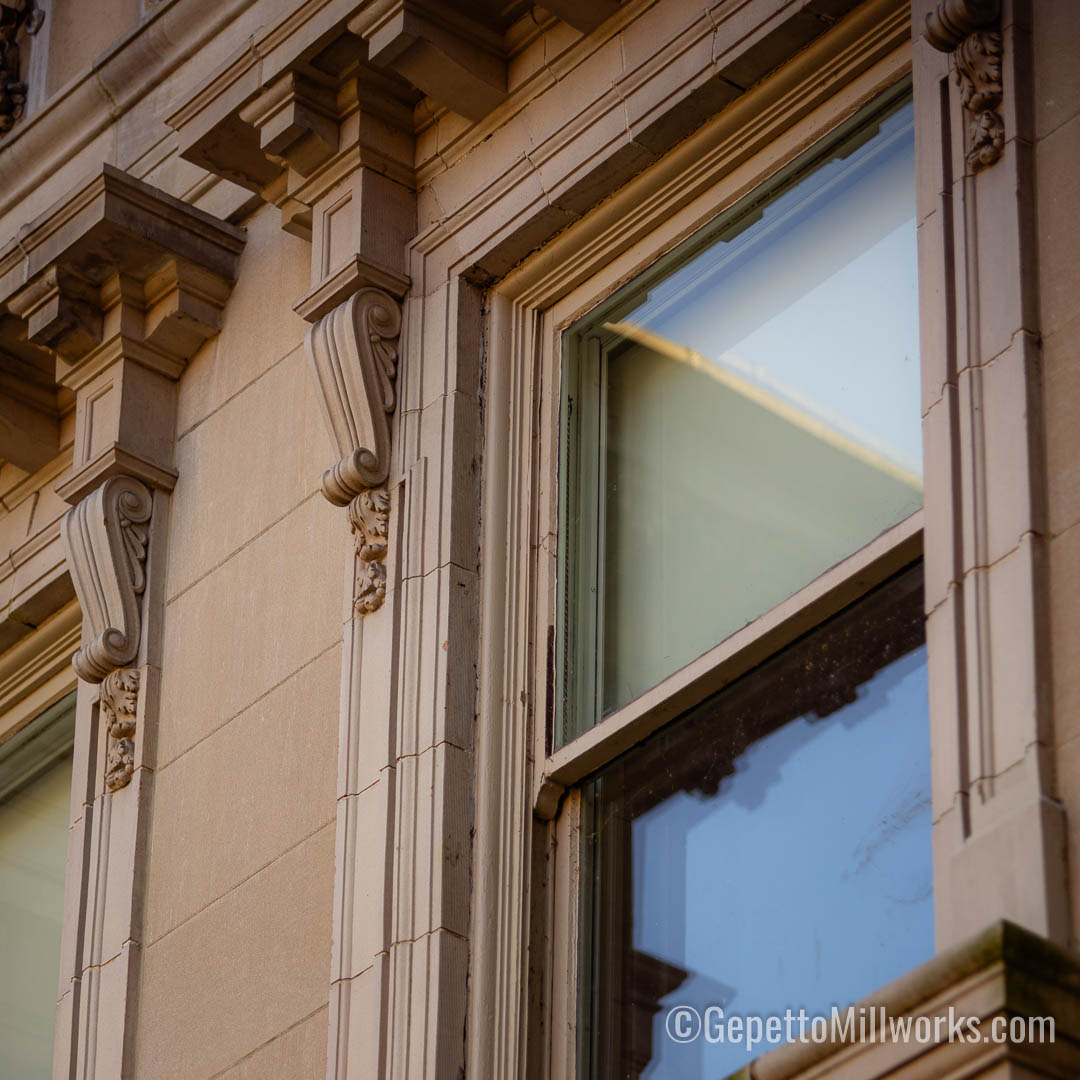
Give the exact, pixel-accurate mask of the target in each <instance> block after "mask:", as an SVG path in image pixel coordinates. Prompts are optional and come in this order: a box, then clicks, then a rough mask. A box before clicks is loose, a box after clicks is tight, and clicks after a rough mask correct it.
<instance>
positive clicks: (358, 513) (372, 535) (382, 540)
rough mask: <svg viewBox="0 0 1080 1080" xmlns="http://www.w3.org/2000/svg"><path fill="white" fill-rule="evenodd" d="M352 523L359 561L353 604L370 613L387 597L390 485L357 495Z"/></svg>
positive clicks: (351, 516)
mask: <svg viewBox="0 0 1080 1080" xmlns="http://www.w3.org/2000/svg"><path fill="white" fill-rule="evenodd" d="M349 525H350V526H351V527H352V531H353V536H354V538H355V540H356V556H357V559H358V560H359V567H358V569H357V575H356V578H357V580H356V595H355V598H354V600H353V606H354V607H355V608H356V610H357V611H359V612H360V613H361V614H365V615H367V614H370V613H371V612H372V611H377V610H378V609H379V608H380V607H382V602H383V600H384V599H386V550H387V543H388V541H387V536H388V533H389V526H390V493H389V492H388V491H387V490H386V488H376V489H375V490H373V491H364V492H361V493H360V494H359V495H357V496H356V498H355V499H353V501H352V502H351V503H349Z"/></svg>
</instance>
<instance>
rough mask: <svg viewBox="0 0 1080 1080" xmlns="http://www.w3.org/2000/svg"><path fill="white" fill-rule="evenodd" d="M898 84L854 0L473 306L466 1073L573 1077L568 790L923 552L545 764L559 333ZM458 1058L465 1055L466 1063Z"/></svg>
mask: <svg viewBox="0 0 1080 1080" xmlns="http://www.w3.org/2000/svg"><path fill="white" fill-rule="evenodd" d="M910 70H911V50H910V11H909V9H908V8H907V7H906V5H901V4H896V3H890V2H885V0H882V2H879V3H871V4H868V5H866V6H865V7H864V8H862V9H860V10H859V11H858V12H857V13H856V14H855V15H854V16H853V17H850V18H849V19H847V20H845V21H844V22H843V23H841V24H839V25H838V26H837V27H835V28H834V29H833V30H832V31H831V32H830V33H829V34H827V35H825V36H824V37H823V38H822V39H820V40H819V41H818V42H816V43H815V44H814V45H812V46H811V47H809V48H808V49H806V50H804V51H803V52H802V53H800V54H799V55H797V56H796V57H794V58H793V59H792V60H791V61H789V62H788V64H786V65H785V66H784V67H783V68H782V69H780V71H778V72H777V73H775V74H774V75H773V76H771V77H770V78H769V79H768V80H766V81H764V82H763V83H761V84H760V85H759V86H758V87H756V88H755V89H754V90H752V91H750V92H749V93H747V94H746V95H744V97H743V98H741V99H740V100H739V101H738V102H736V103H735V104H734V105H732V106H731V107H729V108H728V109H727V110H725V111H724V112H723V113H721V114H720V115H719V116H718V117H716V118H715V119H714V120H712V121H710V122H709V123H707V124H706V125H705V126H704V127H703V128H702V129H701V130H699V131H698V132H697V133H696V134H695V135H693V136H691V137H690V138H689V139H687V140H686V141H685V142H684V143H682V144H680V146H679V147H677V148H676V149H675V150H674V151H672V152H671V154H669V155H668V156H667V157H666V158H664V159H663V160H662V161H661V162H659V163H657V165H655V166H653V167H651V168H650V169H649V170H647V171H646V172H645V173H643V174H642V175H641V176H639V177H638V178H637V179H635V180H634V181H632V182H631V183H630V184H629V185H627V187H626V188H624V189H623V190H622V191H620V192H619V193H617V194H616V195H615V196H613V197H612V198H611V199H609V200H608V201H607V202H605V203H604V204H602V205H601V206H600V207H598V208H596V209H595V210H594V211H593V212H592V213H591V214H590V215H588V216H587V217H586V218H585V219H583V220H582V221H581V222H579V223H578V224H577V225H575V226H574V227H573V228H572V229H569V230H567V232H566V233H564V234H562V235H561V236H560V237H558V238H557V239H556V240H555V241H553V242H552V243H551V244H549V245H547V247H545V248H544V249H543V250H542V251H541V252H539V253H538V254H537V255H536V256H534V257H532V258H531V259H530V260H528V261H527V262H526V263H524V264H523V265H522V266H521V267H520V268H518V269H517V270H515V271H514V272H512V273H511V274H510V275H509V276H508V277H507V278H505V279H504V280H503V281H502V282H500V283H499V285H497V286H496V287H495V288H494V289H493V290H492V291H491V293H490V294H489V312H488V351H489V355H491V356H492V357H493V358H497V362H492V363H491V364H490V365H489V372H488V382H487V385H486V388H485V391H486V402H487V432H486V450H485V459H486V462H487V465H486V472H485V478H484V496H483V508H482V520H483V522H484V538H483V551H482V559H483V572H482V575H481V576H482V580H483V581H484V593H483V597H482V602H481V603H482V625H483V626H484V627H485V631H484V635H483V639H482V642H481V661H480V699H479V713H480V722H479V726H478V745H477V774H476V775H477V792H476V807H477V820H476V833H475V836H476V848H475V850H474V866H475V867H476V873H475V875H474V886H475V888H474V913H473V922H474V926H475V927H477V933H476V936H475V938H474V948H475V954H474V957H473V961H472V962H471V965H470V967H471V970H472V971H473V972H474V976H475V978H474V979H473V981H472V982H471V986H470V994H471V996H472V997H473V1000H471V1001H470V1016H471V1017H478V1016H484V1017H485V1018H490V1019H487V1020H486V1022H485V1028H484V1030H479V1029H478V1028H477V1027H471V1028H470V1052H469V1057H470V1062H472V1061H474V1060H475V1061H476V1062H477V1063H479V1062H480V1061H481V1060H483V1062H484V1063H485V1064H484V1068H486V1069H492V1068H495V1069H496V1070H502V1071H501V1073H500V1074H501V1075H520V1076H528V1077H537V1078H539V1077H543V1078H550V1080H571V1078H573V1077H575V1076H576V1048H575V1043H576V1002H577V985H576V980H577V937H578V934H577V881H578V873H579V867H578V836H577V832H578V828H579V809H580V798H579V789H578V788H577V787H576V785H578V784H579V782H580V781H581V780H582V779H584V778H585V777H586V776H588V775H589V774H590V773H591V772H593V771H594V770H595V769H596V768H598V767H599V766H600V765H601V764H603V763H604V762H606V761H608V760H610V759H611V757H613V756H614V755H615V754H617V753H619V752H620V751H622V750H624V749H627V748H628V747H630V746H632V745H634V744H635V743H636V742H638V741H639V740H640V739H641V738H643V737H644V736H645V735H647V734H648V733H650V732H652V731H654V730H656V729H657V728H658V727H660V726H661V725H662V724H664V723H666V722H667V721H668V720H670V719H672V718H673V717H674V716H676V715H678V714H679V713H681V712H682V711H683V710H684V709H685V708H686V706H687V705H688V704H690V703H692V702H694V701H697V700H700V699H701V698H703V697H705V696H706V695H707V694H708V693H711V692H712V691H714V690H715V689H717V688H718V687H719V686H722V685H724V684H725V683H726V682H728V681H730V680H731V679H733V678H735V677H736V676H737V675H738V674H740V673H742V672H744V671H746V670H748V669H749V668H750V667H752V666H754V664H756V663H757V662H759V661H760V660H761V659H763V658H764V657H765V656H766V655H768V654H770V653H772V652H774V651H776V650H777V649H779V648H781V647H782V646H783V645H784V644H785V643H786V642H788V641H791V640H793V639H794V638H795V637H797V636H798V635H799V634H801V633H803V632H805V631H806V630H807V629H809V628H810V627H811V626H813V625H816V624H817V623H819V622H821V621H822V620H824V619H825V618H827V617H828V616H829V615H830V614H832V613H834V612H836V611H838V610H840V609H841V608H842V607H844V606H846V604H848V603H850V602H851V601H852V600H854V599H855V598H856V597H858V596H859V595H862V594H863V593H864V592H866V591H867V590H868V589H870V588H872V587H873V586H874V585H875V584H878V583H880V582H881V581H884V580H885V579H886V578H888V577H889V576H890V575H891V574H893V573H894V572H896V571H897V570H898V569H900V568H901V567H903V566H905V565H908V564H909V563H911V562H914V561H915V560H917V559H918V558H919V557H920V555H921V553H922V525H923V513H922V512H921V511H918V512H916V513H915V514H913V515H912V516H910V517H909V518H907V519H906V520H904V521H903V522H901V523H899V524H898V525H896V526H894V527H893V528H891V529H889V530H887V531H886V532H885V533H883V534H882V535H881V536H879V537H878V538H877V539H876V540H874V541H872V542H871V543H870V544H868V545H867V546H866V547H864V548H862V549H861V550H860V551H858V552H856V553H855V554H854V555H852V556H850V557H849V558H847V559H845V560H844V561H843V562H842V563H840V564H838V565H837V566H835V567H833V568H832V569H831V570H829V571H827V572H826V573H825V574H822V575H821V576H820V577H819V578H817V579H816V580H815V581H813V582H811V583H810V584H808V585H807V586H806V587H805V588H803V589H802V590H800V591H799V592H798V593H796V594H795V595H794V596H792V597H791V598H790V599H789V600H787V601H785V602H784V603H782V604H780V605H779V606H777V607H776V608H774V609H772V610H771V611H769V612H768V613H767V614H765V615H763V616H761V617H760V618H759V619H757V620H755V622H753V623H752V624H750V625H749V626H747V627H745V628H744V629H743V630H740V631H739V632H738V633H736V634H734V635H732V636H731V637H729V638H728V639H727V640H725V641H724V642H722V643H721V644H719V645H717V646H716V647H714V648H713V649H711V650H710V651H709V652H707V653H706V654H704V655H703V656H702V657H700V658H699V659H697V660H695V661H693V662H691V663H690V664H688V665H686V666H685V667H683V668H681V669H679V670H678V671H677V672H675V673H674V674H672V675H671V676H669V677H668V678H666V679H664V680H663V681H662V682H661V683H659V684H658V685H657V686H656V687H654V688H653V689H652V690H650V691H648V692H647V693H645V694H644V695H642V696H641V697H639V698H637V699H635V700H634V701H632V702H630V703H629V704H627V705H625V706H623V707H621V708H620V709H619V710H617V711H616V712H615V713H613V714H612V715H610V716H608V717H607V718H605V719H604V720H603V721H602V722H601V723H599V724H597V726H596V727H595V728H593V729H591V730H590V731H588V732H586V733H585V734H583V735H581V736H579V737H578V738H576V739H574V740H573V741H572V742H570V743H567V744H566V745H564V746H562V747H561V748H559V749H557V750H554V751H552V749H551V740H550V731H551V723H552V717H553V710H554V708H555V701H554V678H553V675H554V667H555V651H554V650H555V648H556V647H557V645H556V627H557V625H558V611H557V567H556V565H555V564H556V551H557V546H558V545H557V530H558V481H559V478H558V461H559V453H558V450H559V436H560V430H559V428H560V402H561V384H560V379H561V365H562V358H561V339H562V334H563V331H564V330H565V329H566V328H567V327H569V326H571V325H572V324H573V323H574V322H576V321H577V320H578V319H579V318H580V317H581V316H582V315H584V314H585V313H586V312H588V311H589V310H591V309H592V308H594V307H595V306H596V305H597V304H599V303H600V302H601V301H603V300H604V299H605V298H607V297H608V296H610V295H611V294H612V293H614V292H615V291H616V290H617V289H619V288H620V287H621V286H622V285H623V284H625V283H626V282H628V281H630V280H631V279H632V278H634V277H635V276H637V275H638V274H639V273H641V272H642V271H644V270H646V269H647V268H648V267H649V266H651V265H652V264H654V263H655V262H656V260H658V259H659V258H660V257H661V256H663V255H664V254H666V253H667V252H669V251H671V250H673V249H674V248H675V247H677V246H678V245H679V244H680V243H681V242H682V241H683V240H685V239H686V238H687V237H689V236H691V235H693V234H694V233H696V232H697V231H698V230H699V229H700V228H702V227H703V226H704V225H706V224H707V223H708V222H709V221H711V220H712V219H714V218H715V217H716V216H717V215H718V214H720V213H722V212H723V211H724V210H726V209H728V208H729V207H731V206H733V205H734V204H735V203H736V202H737V201H738V200H739V199H740V198H742V197H743V196H745V195H746V194H748V193H749V192H751V191H753V190H755V189H756V188H758V187H759V186H760V185H761V184H762V183H764V182H766V181H767V180H768V179H769V178H770V177H772V176H774V175H775V174H776V173H777V172H779V171H780V170H781V169H782V168H784V167H785V166H786V165H787V164H789V163H790V162H791V161H793V160H794V159H795V158H796V157H798V156H799V155H800V154H801V153H803V152H804V151H805V150H807V149H808V148H810V147H812V146H813V145H814V144H816V143H818V142H819V141H820V140H821V139H823V138H825V137H826V136H827V135H828V134H829V133H830V132H832V131H834V130H835V129H836V128H837V127H839V126H840V125H842V124H843V123H844V122H845V121H847V120H849V119H850V118H851V117H852V116H854V115H855V114H856V113H857V112H858V111H859V110H860V109H862V108H863V107H864V106H866V105H867V104H870V103H871V102H873V101H874V100H875V99H877V98H879V97H880V96H881V95H882V94H884V93H886V92H887V91H889V90H890V88H892V87H894V86H895V85H896V84H898V83H900V82H901V81H903V80H904V79H906V78H907V77H908V76H909V74H910ZM474 1055H475V1057H474Z"/></svg>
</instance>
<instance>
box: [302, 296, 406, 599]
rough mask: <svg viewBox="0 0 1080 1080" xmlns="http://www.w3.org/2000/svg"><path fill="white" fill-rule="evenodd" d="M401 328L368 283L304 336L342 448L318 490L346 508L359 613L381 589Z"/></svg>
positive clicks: (386, 300) (396, 312)
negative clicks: (391, 423) (354, 550)
mask: <svg viewBox="0 0 1080 1080" xmlns="http://www.w3.org/2000/svg"><path fill="white" fill-rule="evenodd" d="M400 334H401V308H400V307H399V305H398V302H397V301H396V300H395V299H394V298H393V297H392V296H390V294H389V293H387V292H384V291H383V290H382V289H376V288H370V287H369V288H365V289H361V290H360V291H359V292H358V293H355V294H354V295H353V296H351V297H350V298H349V299H348V300H346V301H345V302H344V303H342V304H340V305H339V306H338V307H336V308H335V309H334V310H333V311H331V312H330V313H329V314H328V315H326V316H324V317H323V318H322V319H320V320H319V321H318V322H317V323H315V324H314V325H313V326H312V327H311V329H310V330H309V331H308V334H307V338H306V346H307V351H308V356H309V357H310V360H311V366H312V370H313V372H314V375H315V383H316V386H317V387H318V390H319V400H320V401H321V403H322V408H323V417H324V419H325V420H326V426H327V430H328V431H329V432H330V437H331V438H332V439H333V440H334V444H335V446H336V448H337V451H338V453H339V454H340V455H341V459H340V460H339V461H338V463H337V464H336V465H334V466H333V467H332V468H330V469H328V470H327V471H326V472H325V473H324V474H323V478H322V488H323V494H324V495H325V496H326V498H327V499H328V500H329V501H330V502H332V503H333V504H334V505H335V506H348V508H349V511H348V512H349V526H350V528H351V529H352V533H353V537H354V540H355V543H356V558H357V571H356V588H355V594H354V597H353V606H354V608H355V609H356V611H357V612H359V613H360V614H370V613H371V612H373V611H377V610H378V609H379V608H380V607H381V606H382V603H383V600H384V599H385V597H386V553H387V543H388V541H387V537H388V534H389V522H390V494H389V492H388V491H387V490H386V487H385V484H386V480H387V478H388V476H389V475H390V420H391V417H392V415H393V412H394V407H395V404H396V395H395V389H394V380H395V378H396V376H397V364H398V339H399V337H400Z"/></svg>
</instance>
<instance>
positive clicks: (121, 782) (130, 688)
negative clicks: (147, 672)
mask: <svg viewBox="0 0 1080 1080" xmlns="http://www.w3.org/2000/svg"><path fill="white" fill-rule="evenodd" d="M138 706H139V669H138V668H130V667H129V668H118V669H117V670H116V671H112V672H110V673H109V674H108V675H106V676H105V681H104V682H103V683H102V684H101V711H102V712H103V713H104V715H105V726H106V729H107V730H108V733H109V748H108V754H107V757H106V762H105V786H106V787H107V788H108V789H109V790H110V791H119V789H120V788H122V787H127V785H128V784H130V783H131V777H132V775H133V774H134V772H135V717H136V714H137V712H138Z"/></svg>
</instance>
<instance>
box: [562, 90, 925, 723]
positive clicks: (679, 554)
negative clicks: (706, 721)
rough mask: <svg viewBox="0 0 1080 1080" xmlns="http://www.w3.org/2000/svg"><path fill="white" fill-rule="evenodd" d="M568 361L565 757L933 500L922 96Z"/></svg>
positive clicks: (841, 149)
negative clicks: (918, 142) (916, 105)
mask: <svg viewBox="0 0 1080 1080" xmlns="http://www.w3.org/2000/svg"><path fill="white" fill-rule="evenodd" d="M563 347H564V362H565V372H564V387H565V392H564V401H563V425H564V431H563V436H564V437H563V440H562V454H563V456H562V461H561V463H560V464H561V477H562V487H561V495H562V506H561V515H562V517H561V528H560V537H561V543H562V549H561V562H560V571H561V573H560V602H561V606H562V611H563V613H564V623H563V635H562V642H563V644H562V650H561V653H562V654H561V657H560V667H559V679H560V688H559V701H560V718H559V726H558V730H557V731H556V733H555V736H556V742H557V743H563V742H566V741H569V740H570V739H572V738H573V737H574V736H575V735H578V734H580V733H581V732H582V731H584V730H585V729H587V728H589V727H591V726H592V725H593V724H595V723H596V721H597V720H598V719H599V718H600V717H601V716H604V715H607V714H608V713H610V712H612V711H613V710H615V709H617V708H619V707H620V706H622V705H625V704H626V703H627V702H629V701H631V700H632V699H633V698H635V697H637V696H638V695H640V694H641V693H643V692H644V691H646V690H648V689H649V688H650V687H652V686H654V685H655V684H656V683H658V682H659V681H661V680H662V679H664V678H665V677H666V676H668V675H670V674H671V673H672V672H674V671H675V670H677V669H678V668H680V667H682V666H683V665H684V664H686V663H688V662H689V661H691V660H693V659H694V658H695V657H697V656H700V655H701V654H702V653H703V652H706V651H707V650H708V649H710V648H711V647H712V646H714V645H716V644H717V643H719V642H720V641H722V640H724V639H725V638H726V637H728V636H729V635H730V634H732V633H734V632H735V631H736V630H738V629H740V628H741V627H742V626H744V625H746V624H747V623H749V622H751V621H752V620H754V619H755V618H757V617H758V616H760V615H762V614H763V613H764V612H766V611H768V610H769V609H770V608H772V607H774V606H775V605H776V604H778V603H779V602H781V601H782V600H784V599H786V598H787V597H789V596H791V595H792V594H793V593H795V592H797V591H798V590H799V589H800V588H802V587H803V586H805V585H807V584H808V583H809V582H811V581H812V580H813V579H814V578H815V577H817V576H818V575H819V574H821V573H822V572H824V571H825V570H827V569H828V568H829V567H831V566H833V565H834V564H836V563H837V562H839V561H840V560H841V559H844V558H845V557H847V556H848V555H850V554H852V553H853V552H855V551H857V550H858V549H859V548H861V547H863V546H864V545H865V544H866V543H868V542H869V541H870V540H872V539H873V538H874V537H875V536H877V535H879V534H880V533H881V532H883V531H884V530H885V529H887V528H889V527H890V526H892V525H895V524H896V523H898V522H899V521H902V520H903V519H904V518H906V517H907V516H908V515H910V514H911V513H912V512H913V511H915V510H917V509H918V508H919V507H920V506H921V505H922V460H921V459H922V442H921V416H920V407H919V349H918V308H917V297H916V255H915V197H914V149H913V127H912V108H911V104H910V100H909V97H908V95H907V91H906V89H902V90H901V91H899V92H897V93H894V94H893V96H892V100H891V101H887V102H884V103H878V104H877V105H876V106H874V108H872V109H870V110H866V111H864V113H863V114H860V116H857V117H856V118H855V119H854V120H853V121H851V122H850V123H848V124H847V125H846V126H845V127H844V128H843V129H842V130H840V131H839V132H837V133H835V134H834V135H833V136H832V137H830V138H829V139H828V140H826V141H825V142H824V143H823V144H821V145H819V146H818V147H815V148H814V149H813V150H811V151H809V152H808V153H807V154H806V155H804V156H803V157H802V158H800V159H798V160H797V161H796V162H794V163H793V164H792V165H791V166H790V167H789V168H788V169H786V170H785V171H784V173H783V174H781V175H780V176H779V177H777V178H776V179H775V180H774V181H773V182H772V183H771V184H770V185H769V186H768V188H767V190H765V191H764V192H759V193H756V194H755V195H753V196H750V197H748V198H747V199H744V200H743V201H742V202H740V203H739V204H737V205H736V206H735V207H733V208H732V209H731V210H730V211H728V212H726V213H725V214H723V215H722V216H721V217H720V219H719V220H718V221H717V222H715V223H714V224H713V225H711V226H709V227H708V228H707V229H706V230H704V231H703V233H702V234H699V235H698V236H695V237H693V238H691V240H689V241H687V242H686V243H685V244H683V245H682V246H681V247H680V248H679V249H677V250H676V251H675V252H673V253H672V254H671V255H670V256H668V257H667V258H665V259H664V260H662V262H661V264H660V265H659V266H657V267H655V268H653V269H652V270H650V271H649V273H648V274H647V275H644V276H643V277H642V278H641V279H639V280H636V281H634V282H631V283H630V285H628V286H626V288H624V289H623V290H621V291H620V292H619V293H618V294H616V296H615V297H613V298H612V300H610V301H608V302H606V303H605V304H604V305H602V307H601V308H599V309H597V310H596V311H595V312H593V313H592V314H590V315H589V316H588V317H587V318H586V319H584V320H582V321H581V322H580V323H578V324H577V325H575V326H574V327H572V328H571V329H570V330H568V331H567V333H566V334H565V337H564V345H563Z"/></svg>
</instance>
